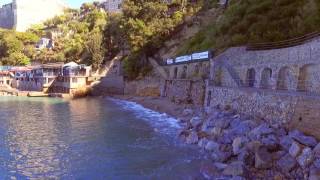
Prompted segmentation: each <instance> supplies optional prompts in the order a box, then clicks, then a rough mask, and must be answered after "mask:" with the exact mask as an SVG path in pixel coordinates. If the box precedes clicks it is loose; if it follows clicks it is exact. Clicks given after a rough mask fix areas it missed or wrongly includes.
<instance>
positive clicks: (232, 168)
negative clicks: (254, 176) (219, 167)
mask: <svg viewBox="0 0 320 180" xmlns="http://www.w3.org/2000/svg"><path fill="white" fill-rule="evenodd" d="M223 174H224V175H229V176H244V175H245V174H246V169H245V166H244V164H243V163H242V162H238V161H236V162H232V163H231V164H229V165H228V166H227V167H226V168H225V169H224V170H223Z"/></svg>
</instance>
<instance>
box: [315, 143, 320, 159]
mask: <svg viewBox="0 0 320 180" xmlns="http://www.w3.org/2000/svg"><path fill="white" fill-rule="evenodd" d="M313 153H314V156H315V157H318V158H320V143H318V144H317V145H316V147H314V149H313Z"/></svg>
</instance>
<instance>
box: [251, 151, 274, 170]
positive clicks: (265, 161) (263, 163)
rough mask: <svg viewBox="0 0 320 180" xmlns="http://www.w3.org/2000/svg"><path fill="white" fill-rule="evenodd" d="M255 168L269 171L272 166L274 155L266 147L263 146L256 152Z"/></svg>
mask: <svg viewBox="0 0 320 180" xmlns="http://www.w3.org/2000/svg"><path fill="white" fill-rule="evenodd" d="M254 157H255V158H254V159H255V164H254V166H255V168H257V169H269V168H270V167H271V166H272V155H271V154H270V153H269V152H268V149H267V148H266V147H265V146H261V147H260V148H258V150H257V151H256V152H255V156H254Z"/></svg>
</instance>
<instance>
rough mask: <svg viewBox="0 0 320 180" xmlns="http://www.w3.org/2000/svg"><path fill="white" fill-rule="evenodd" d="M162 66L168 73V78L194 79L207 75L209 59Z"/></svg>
mask: <svg viewBox="0 0 320 180" xmlns="http://www.w3.org/2000/svg"><path fill="white" fill-rule="evenodd" d="M163 67H164V68H165V69H166V71H167V72H168V73H169V79H195V78H202V77H207V76H208V74H209V72H210V61H199V62H192V63H184V64H174V65H167V66H163Z"/></svg>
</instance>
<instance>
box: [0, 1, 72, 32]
mask: <svg viewBox="0 0 320 180" xmlns="http://www.w3.org/2000/svg"><path fill="white" fill-rule="evenodd" d="M66 7H67V5H66V3H65V2H64V0H13V1H12V3H9V4H6V5H3V6H2V7H0V28H5V29H15V30H17V31H20V32H23V31H26V30H27V29H28V28H30V27H31V26H32V25H34V24H39V23H42V22H44V21H45V20H47V19H50V18H53V17H54V16H56V15H59V14H62V13H63V11H64V9H65V8H66Z"/></svg>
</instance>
